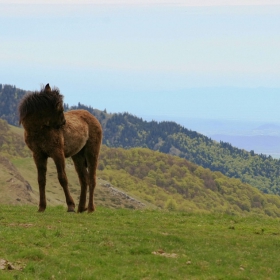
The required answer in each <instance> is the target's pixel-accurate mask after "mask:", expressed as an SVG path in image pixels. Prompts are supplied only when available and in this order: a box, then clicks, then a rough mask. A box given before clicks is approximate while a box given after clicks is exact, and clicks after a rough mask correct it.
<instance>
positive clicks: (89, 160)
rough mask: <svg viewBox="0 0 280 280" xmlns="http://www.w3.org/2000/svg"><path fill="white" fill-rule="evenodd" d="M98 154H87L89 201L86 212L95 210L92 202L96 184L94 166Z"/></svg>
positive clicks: (95, 166)
mask: <svg viewBox="0 0 280 280" xmlns="http://www.w3.org/2000/svg"><path fill="white" fill-rule="evenodd" d="M97 161H98V154H97V155H92V156H87V164H88V174H89V176H88V177H89V202H88V213H91V212H93V211H94V210H95V205H94V203H93V194H94V189H95V186H96V168H97Z"/></svg>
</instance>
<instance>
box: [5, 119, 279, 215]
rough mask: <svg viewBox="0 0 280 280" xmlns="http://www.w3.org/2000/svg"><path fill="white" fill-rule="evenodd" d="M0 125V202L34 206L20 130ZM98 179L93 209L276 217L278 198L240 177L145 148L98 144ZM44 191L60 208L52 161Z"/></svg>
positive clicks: (73, 180)
mask: <svg viewBox="0 0 280 280" xmlns="http://www.w3.org/2000/svg"><path fill="white" fill-rule="evenodd" d="M0 124H2V125H1V126H0V135H1V136H2V141H3V142H2V144H1V146H0V173H1V174H0V175H1V176H0V193H1V196H0V203H9V204H25V203H29V204H30V203H31V204H36V202H37V199H38V195H39V194H38V186H37V172H36V167H35V164H34V162H33V159H32V157H31V154H30V152H29V151H28V149H27V148H26V146H25V145H24V142H23V129H20V128H16V127H11V126H9V125H7V123H6V122H5V121H3V120H1V122H0ZM7 143H8V145H7ZM11 162H13V164H12V163H11ZM66 172H67V176H68V179H69V188H70V191H71V193H72V195H73V197H74V199H76V201H78V196H79V194H80V187H79V182H78V176H77V174H76V172H75V169H74V166H73V163H72V161H71V160H67V164H66ZM98 177H99V179H98V186H97V189H96V194H95V200H96V203H97V205H106V206H108V207H128V208H139V207H140V208H141V207H145V205H151V206H152V205H154V207H155V206H156V207H159V208H162V209H169V210H180V211H186V212H207V213H209V212H219V213H228V214H234V215H240V214H242V215H243V214H246V215H247V214H257V215H268V216H272V217H280V197H279V196H276V195H271V194H263V193H262V192H260V191H259V190H258V189H256V188H254V187H252V186H250V185H249V184H245V183H242V182H241V181H240V180H239V179H233V178H228V177H226V176H224V175H223V174H222V173H220V172H211V171H210V170H209V169H205V168H203V167H200V166H198V165H196V164H193V163H191V162H189V161H187V160H185V159H182V158H179V157H177V156H172V155H167V154H164V153H161V152H158V151H152V150H150V149H147V148H146V149H145V148H132V149H122V148H109V147H107V146H106V145H103V147H102V149H101V154H100V159H99V167H98ZM26 180H28V181H26ZM103 180H106V181H103ZM104 182H105V183H104ZM106 182H107V183H106ZM108 182H110V183H108ZM111 184H112V185H113V186H114V187H117V189H116V188H114V187H113V186H112V185H111ZM118 190H120V191H118ZM46 191H47V198H48V203H49V204H50V205H57V204H62V205H64V204H65V202H64V195H63V191H62V189H61V187H60V186H59V183H58V180H57V174H56V169H55V165H54V163H53V162H52V160H49V163H48V173H47V186H46ZM3 198H5V201H3ZM135 198H136V199H135ZM138 199H140V201H141V203H140V204H141V205H140V204H139V200H138ZM137 200H138V201H137ZM142 202H143V203H144V204H143V203H142Z"/></svg>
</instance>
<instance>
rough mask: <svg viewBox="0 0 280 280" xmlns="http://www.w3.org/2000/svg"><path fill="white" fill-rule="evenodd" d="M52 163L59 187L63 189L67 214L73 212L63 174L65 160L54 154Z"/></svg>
mask: <svg viewBox="0 0 280 280" xmlns="http://www.w3.org/2000/svg"><path fill="white" fill-rule="evenodd" d="M53 160H54V163H55V165H56V169H57V175H58V180H59V183H60V185H61V186H62V188H63V191H64V194H65V198H66V203H67V206H68V210H67V211H68V212H75V203H74V200H73V198H72V197H71V195H70V192H69V189H68V180H67V176H66V172H65V160H64V156H63V155H59V154H56V156H53Z"/></svg>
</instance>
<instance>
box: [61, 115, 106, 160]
mask: <svg viewBox="0 0 280 280" xmlns="http://www.w3.org/2000/svg"><path fill="white" fill-rule="evenodd" d="M64 116H65V120H66V124H65V126H64V127H63V136H64V153H65V156H66V157H69V156H73V155H75V154H77V153H78V152H79V151H80V150H81V149H82V148H83V147H84V146H85V145H86V144H87V143H89V142H94V143H97V144H100V142H101V137H102V128H101V125H100V123H99V121H98V120H97V119H96V118H95V117H94V116H93V115H92V114H90V113H89V112H88V111H86V110H72V111H69V112H66V113H65V114H64Z"/></svg>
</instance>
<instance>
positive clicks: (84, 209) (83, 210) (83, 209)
mask: <svg viewBox="0 0 280 280" xmlns="http://www.w3.org/2000/svg"><path fill="white" fill-rule="evenodd" d="M87 210H88V209H87V208H79V209H78V213H83V212H85V211H87Z"/></svg>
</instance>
